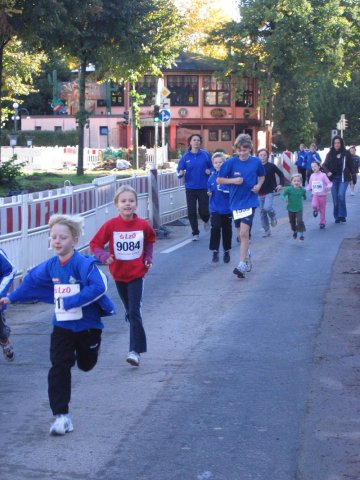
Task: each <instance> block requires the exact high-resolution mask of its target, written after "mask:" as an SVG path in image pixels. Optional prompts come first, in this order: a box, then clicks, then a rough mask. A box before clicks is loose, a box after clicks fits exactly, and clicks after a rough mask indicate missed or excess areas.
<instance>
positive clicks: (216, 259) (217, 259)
mask: <svg viewBox="0 0 360 480" xmlns="http://www.w3.org/2000/svg"><path fill="white" fill-rule="evenodd" d="M212 261H213V262H214V263H217V262H218V261H219V252H217V251H216V250H215V251H214V252H213V256H212Z"/></svg>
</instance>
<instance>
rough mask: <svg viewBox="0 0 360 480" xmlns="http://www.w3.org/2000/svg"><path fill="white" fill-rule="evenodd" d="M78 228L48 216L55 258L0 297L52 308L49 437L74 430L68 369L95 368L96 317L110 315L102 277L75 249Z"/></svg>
mask: <svg viewBox="0 0 360 480" xmlns="http://www.w3.org/2000/svg"><path fill="white" fill-rule="evenodd" d="M82 224H83V219H82V218H81V217H71V216H69V215H53V216H51V217H50V220H49V227H50V246H51V248H52V249H53V250H54V252H55V254H56V255H55V256H54V257H51V258H50V259H49V260H46V261H45V262H42V263H40V264H39V265H37V266H36V267H34V268H33V269H32V270H30V271H29V272H28V273H27V275H25V277H24V279H23V281H22V283H21V284H20V286H19V287H18V288H17V289H16V290H14V291H13V292H11V293H10V294H8V295H7V296H6V297H2V298H1V299H0V304H1V305H3V304H9V303H14V302H29V301H34V300H38V301H40V302H46V303H51V304H54V316H53V321H52V323H53V331H52V333H51V341H50V360H51V364H52V366H51V368H50V370H49V374H48V395H49V401H50V407H51V410H52V412H53V414H54V415H55V417H56V418H55V421H54V423H53V424H52V425H51V428H50V434H51V435H65V434H66V433H68V432H72V431H73V429H74V428H73V424H72V421H71V419H70V417H69V403H70V397H71V369H72V367H73V366H74V365H75V363H77V366H78V367H79V369H80V370H83V371H84V372H88V371H90V370H92V369H93V368H94V366H95V365H96V363H97V359H98V353H99V348H100V343H101V332H102V329H103V327H104V325H103V323H102V321H101V317H103V316H107V315H113V314H114V313H115V309H114V305H113V303H112V302H111V301H110V299H109V298H108V297H107V296H106V295H105V292H106V290H107V279H106V276H105V275H104V274H103V273H102V272H101V271H100V270H99V268H98V267H97V266H96V261H95V259H94V258H92V257H89V256H84V255H81V254H80V253H78V252H76V251H75V250H74V247H75V245H76V244H77V242H78V241H79V238H80V236H81V231H82Z"/></svg>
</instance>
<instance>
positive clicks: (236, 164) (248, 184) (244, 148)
mask: <svg viewBox="0 0 360 480" xmlns="http://www.w3.org/2000/svg"><path fill="white" fill-rule="evenodd" d="M234 147H235V151H236V155H234V156H233V157H231V158H229V159H228V160H227V161H226V162H225V163H224V164H223V165H222V166H221V168H220V172H219V175H218V178H217V182H218V183H219V184H222V185H228V186H229V191H230V199H229V200H230V208H231V210H232V212H233V218H234V223H235V227H236V229H237V233H238V238H239V239H240V262H239V264H238V266H237V267H236V268H235V269H234V270H233V273H234V274H235V275H237V277H238V278H244V277H245V273H246V272H249V271H250V270H251V261H250V252H249V234H250V228H251V225H252V222H253V218H254V213H255V209H256V207H258V206H259V196H258V193H259V190H260V188H261V185H262V184H263V183H264V180H265V169H264V167H263V165H262V164H261V161H260V159H259V158H258V157H255V156H252V155H250V152H251V149H252V142H251V137H250V135H247V134H245V133H242V134H240V135H239V136H238V137H237V139H236V140H235V145H234Z"/></svg>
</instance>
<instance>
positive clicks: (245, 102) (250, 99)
mask: <svg viewBox="0 0 360 480" xmlns="http://www.w3.org/2000/svg"><path fill="white" fill-rule="evenodd" d="M235 105H236V106H237V107H253V106H254V80H253V79H252V78H245V79H243V80H242V81H240V82H239V85H238V88H237V98H236V101H235Z"/></svg>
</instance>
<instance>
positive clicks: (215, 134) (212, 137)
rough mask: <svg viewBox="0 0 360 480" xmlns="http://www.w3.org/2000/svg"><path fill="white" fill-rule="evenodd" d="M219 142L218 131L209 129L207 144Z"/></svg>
mask: <svg viewBox="0 0 360 480" xmlns="http://www.w3.org/2000/svg"><path fill="white" fill-rule="evenodd" d="M218 140H219V131H218V130H217V129H216V130H215V129H214V128H209V142H217V141H218Z"/></svg>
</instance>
